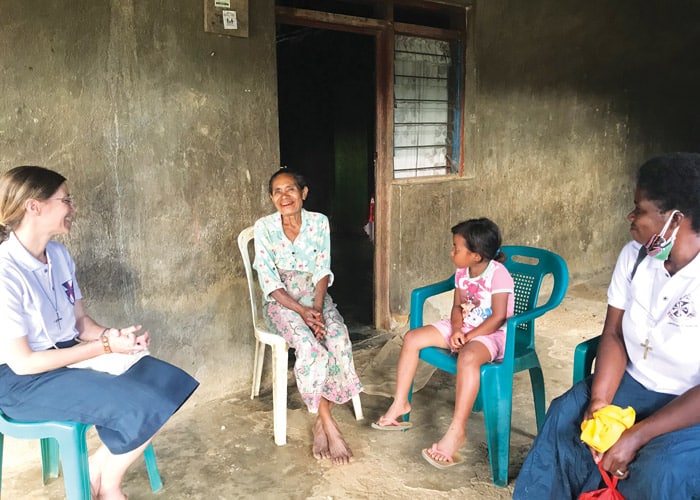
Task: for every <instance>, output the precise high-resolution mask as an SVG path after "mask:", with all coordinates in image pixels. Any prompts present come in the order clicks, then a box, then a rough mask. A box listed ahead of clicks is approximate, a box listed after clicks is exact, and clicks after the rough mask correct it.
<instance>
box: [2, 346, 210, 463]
mask: <svg viewBox="0 0 700 500" xmlns="http://www.w3.org/2000/svg"><path fill="white" fill-rule="evenodd" d="M198 385H199V382H197V381H196V380H195V379H194V378H192V377H191V376H190V375H188V374H187V373H186V372H184V371H183V370H181V369H180V368H178V367H176V366H173V365H171V364H169V363H166V362H165V361H161V360H159V359H157V358H154V357H152V356H144V357H143V358H141V359H140V360H139V361H138V362H137V363H136V364H135V365H134V366H132V367H131V368H129V370H128V371H126V372H125V373H123V374H122V375H119V376H114V375H109V374H107V373H102V372H97V371H94V370H88V369H79V368H59V369H57V370H51V371H49V372H45V373H39V374H36V375H16V374H15V373H14V372H13V371H12V370H11V369H10V368H9V367H8V366H7V365H6V364H4V365H0V409H2V411H3V413H5V414H6V415H7V416H8V417H10V418H12V419H15V420H20V421H25V422H36V421H41V420H66V421H71V422H81V423H85V424H94V425H95V428H96V429H97V433H98V435H99V436H100V439H101V440H102V442H103V443H104V444H105V446H107V448H108V449H109V451H111V452H112V453H114V454H121V453H126V452H128V451H131V450H133V449H135V448H138V447H139V446H141V445H142V444H143V443H145V442H146V441H147V440H148V439H149V438H150V437H152V436H153V435H154V434H155V433H156V431H158V429H160V428H161V427H162V426H163V424H164V423H165V422H166V421H167V420H168V419H169V418H170V417H171V416H172V415H173V413H175V412H176V411H177V410H178V408H180V406H182V404H183V403H184V402H185V401H187V399H188V398H189V397H190V395H191V394H192V393H193V392H194V390H195V389H196V388H197V386H198Z"/></svg>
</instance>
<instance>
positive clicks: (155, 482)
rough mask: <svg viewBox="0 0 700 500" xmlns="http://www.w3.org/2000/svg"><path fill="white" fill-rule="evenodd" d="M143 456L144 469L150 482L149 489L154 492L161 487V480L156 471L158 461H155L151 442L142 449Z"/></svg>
mask: <svg viewBox="0 0 700 500" xmlns="http://www.w3.org/2000/svg"><path fill="white" fill-rule="evenodd" d="M143 458H144V460H145V462H146V471H147V472H148V480H149V482H150V483H151V491H152V492H153V493H156V492H157V491H160V490H161V488H163V481H162V480H161V479H160V472H158V463H157V461H156V452H155V450H154V449H153V443H149V445H148V446H147V447H146V449H145V450H143Z"/></svg>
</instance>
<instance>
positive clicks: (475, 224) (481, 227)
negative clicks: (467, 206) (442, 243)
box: [452, 217, 501, 261]
mask: <svg viewBox="0 0 700 500" xmlns="http://www.w3.org/2000/svg"><path fill="white" fill-rule="evenodd" d="M452 234H454V235H459V236H461V237H462V238H464V240H465V241H466V242H467V248H469V250H471V251H472V252H474V253H478V254H479V255H481V258H483V259H485V260H492V259H495V260H497V261H498V260H501V251H500V250H501V230H500V229H498V226H497V225H496V223H495V222H493V221H492V220H490V219H487V218H486V217H481V218H479V219H469V220H465V221H462V222H460V223H459V224H457V225H455V226H453V227H452Z"/></svg>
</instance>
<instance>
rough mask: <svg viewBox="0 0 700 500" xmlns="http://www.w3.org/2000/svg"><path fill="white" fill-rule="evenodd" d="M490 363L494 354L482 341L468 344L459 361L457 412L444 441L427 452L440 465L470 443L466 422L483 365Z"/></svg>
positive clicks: (477, 391)
mask: <svg viewBox="0 0 700 500" xmlns="http://www.w3.org/2000/svg"><path fill="white" fill-rule="evenodd" d="M490 360H491V353H489V350H488V349H487V348H486V346H485V345H484V344H482V343H481V342H469V343H468V344H467V345H465V346H464V347H462V349H461V350H460V352H459V357H458V358H457V381H456V394H455V409H454V413H453V415H452V422H450V426H449V427H448V428H447V432H446V433H445V435H444V436H442V439H440V441H438V442H437V443H433V446H432V447H431V448H430V449H428V455H430V456H431V457H432V458H433V459H434V460H437V461H439V462H452V457H454V455H455V453H457V450H459V449H460V448H461V447H462V445H463V444H464V443H466V441H467V419H468V418H469V414H470V413H471V411H472V407H473V406H474V401H475V400H476V396H477V394H478V393H479V385H480V383H481V365H483V364H484V363H487V362H488V361H490Z"/></svg>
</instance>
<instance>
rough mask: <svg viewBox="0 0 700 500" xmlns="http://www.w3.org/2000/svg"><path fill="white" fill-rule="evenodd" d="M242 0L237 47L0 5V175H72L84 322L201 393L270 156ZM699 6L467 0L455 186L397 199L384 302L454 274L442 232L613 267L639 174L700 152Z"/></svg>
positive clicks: (240, 299)
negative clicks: (647, 164)
mask: <svg viewBox="0 0 700 500" xmlns="http://www.w3.org/2000/svg"><path fill="white" fill-rule="evenodd" d="M455 3H459V2H455ZM249 5H250V37H249V38H229V37H219V36H216V35H212V34H208V33H205V32H204V31H203V12H202V11H203V7H202V4H201V3H200V2H190V1H187V0H174V1H171V2H157V1H148V2H136V1H135V0H110V1H105V0H103V1H89V0H75V1H71V2H64V1H57V0H53V1H47V2H42V3H41V5H40V6H39V5H35V4H30V3H27V2H23V1H20V0H2V3H1V4H0V9H1V10H0V13H1V14H2V15H0V47H2V51H0V96H1V97H0V152H1V155H0V170H6V169H8V168H10V167H12V166H15V165H19V164H28V163H34V164H41V165H46V166H49V167H52V168H55V169H57V170H59V171H61V172H62V173H64V174H65V175H66V176H67V177H68V178H69V180H70V183H71V184H70V188H71V191H72V193H73V194H74V195H75V198H76V200H77V202H78V210H79V213H78V218H77V220H76V223H75V225H74V230H73V233H72V234H71V235H70V237H69V238H66V240H65V242H66V244H67V245H68V246H69V248H70V249H71V251H72V252H73V254H74V256H75V257H76V260H77V262H78V265H79V279H80V283H81V285H82V288H83V291H84V292H85V294H86V298H87V300H86V301H87V306H88V309H89V311H90V312H91V313H92V315H93V316H94V317H95V318H96V319H98V320H99V321H101V322H104V323H106V324H110V325H126V324H130V323H132V322H141V323H143V324H144V325H145V326H146V327H148V328H149V329H150V330H151V332H152V333H153V336H154V338H155V340H154V344H153V351H154V352H155V354H157V355H159V356H160V357H163V358H164V359H167V360H170V361H172V362H174V363H176V364H178V365H180V366H182V367H183V368H185V369H187V370H189V371H190V372H191V373H193V374H195V375H196V376H197V377H198V378H199V380H200V381H202V383H203V384H202V387H201V389H200V390H199V391H198V394H197V398H210V397H215V396H220V395H222V394H226V393H229V392H233V391H239V390H243V389H245V388H246V387H248V384H249V383H250V370H251V364H252V357H253V353H252V335H251V327H250V319H249V313H248V302H247V300H248V299H247V296H246V292H245V286H244V278H243V271H242V266H241V264H240V258H239V256H238V251H237V249H236V247H235V238H236V235H237V234H238V232H239V231H240V230H241V229H242V228H243V227H245V226H247V225H249V224H251V223H252V221H254V220H255V219H256V218H257V217H259V216H260V215H262V214H265V213H269V212H270V211H271V210H272V206H271V205H270V204H269V201H268V197H267V193H266V190H265V189H266V188H265V186H266V182H267V178H268V177H269V174H270V173H271V172H272V171H274V170H275V169H276V167H277V165H279V153H278V151H279V145H278V143H279V141H278V124H277V95H276V68H275V46H274V35H275V25H274V1H273V0H255V1H254V2H249ZM669 5H670V6H669ZM698 10H700V6H698V5H696V4H694V3H690V2H684V3H682V4H679V3H673V4H668V3H667V2H664V1H662V0H650V1H642V0H638V1H631V0H627V1H624V0H623V1H618V2H603V1H602V0H598V1H594V2H588V3H581V2H572V1H569V0H567V1H563V2H562V1H554V0H533V1H530V2H514V1H508V0H488V1H483V2H482V1H480V0H476V2H475V8H474V10H473V15H472V16H471V21H472V31H471V33H472V36H473V39H472V40H471V42H470V46H469V51H468V57H469V64H470V73H469V78H468V82H467V83H468V88H469V92H468V99H469V102H468V112H469V114H468V120H467V122H468V126H467V129H468V130H467V134H466V139H467V150H466V167H467V168H466V170H467V173H468V175H467V176H466V177H465V178H463V179H449V180H446V181H441V182H422V183H405V182H404V183H400V182H397V183H396V184H395V185H394V186H393V187H392V193H391V197H392V210H393V212H392V219H391V221H390V223H389V227H390V228H391V231H392V233H391V242H392V246H391V249H390V253H391V271H392V273H391V275H392V278H391V290H390V292H391V306H392V311H393V312H396V313H405V312H407V309H408V296H409V292H410V289H412V288H413V287H415V286H416V285H417V284H422V283H425V282H426V281H430V280H434V279H437V278H442V277H443V276H446V275H447V274H449V273H450V272H452V264H451V261H450V259H449V249H450V245H451V239H450V233H449V228H450V226H451V225H452V224H454V223H456V222H457V221H459V220H463V219H466V218H469V217H474V216H481V215H487V216H489V217H491V218H493V219H494V220H495V221H496V222H497V223H498V224H500V226H501V227H502V229H503V232H504V236H505V241H506V243H524V244H532V245H538V246H542V247H546V248H551V249H553V250H554V251H556V252H558V253H560V254H561V255H563V256H564V257H565V258H566V259H567V261H568V262H569V265H570V268H571V271H572V274H573V275H574V277H586V276H588V275H591V274H593V273H606V274H608V273H609V272H610V269H611V267H612V265H613V263H614V260H615V256H616V254H617V252H618V250H619V248H620V247H621V246H622V244H623V243H624V242H625V241H626V239H627V238H628V232H627V223H626V222H625V220H624V216H625V214H626V213H627V211H628V210H629V209H630V207H631V195H632V193H631V189H632V185H633V175H634V171H635V168H636V166H637V165H638V164H639V163H640V162H641V161H643V160H644V159H645V158H647V157H649V156H651V155H652V154H656V153H660V152H662V151H666V150H680V149H688V150H690V149H694V150H697V149H698V144H697V138H698V129H699V127H698V118H697V117H698V116H700V113H698V100H697V98H696V95H695V94H696V89H697V88H699V83H700V76H699V75H698V71H700V68H699V67H698V65H697V64H695V61H694V58H695V55H696V53H697V46H698V43H697V42H698V39H699V38H700V27H699V26H697V23H696V22H695V21H696V20H697V19H698V18H699V17H700V16H699V15H698V14H700V12H698Z"/></svg>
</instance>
